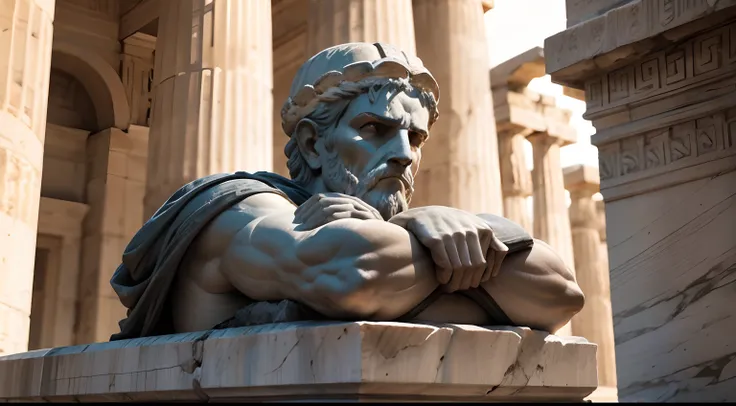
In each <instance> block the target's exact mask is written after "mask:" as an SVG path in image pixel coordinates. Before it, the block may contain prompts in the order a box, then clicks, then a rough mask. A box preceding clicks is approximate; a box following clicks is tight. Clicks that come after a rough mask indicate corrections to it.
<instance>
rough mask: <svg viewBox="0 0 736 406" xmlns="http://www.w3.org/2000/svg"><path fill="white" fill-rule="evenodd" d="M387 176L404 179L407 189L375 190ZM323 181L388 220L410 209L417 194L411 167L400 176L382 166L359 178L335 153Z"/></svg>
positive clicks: (329, 157)
mask: <svg viewBox="0 0 736 406" xmlns="http://www.w3.org/2000/svg"><path fill="white" fill-rule="evenodd" d="M386 177H398V178H400V179H401V183H402V184H403V186H404V188H403V190H402V189H399V190H396V191H394V192H389V191H384V190H381V189H375V187H376V185H377V184H378V182H379V181H380V180H381V179H384V178H386ZM322 178H323V182H324V183H325V186H327V188H328V189H330V190H331V191H333V192H340V193H344V194H346V195H350V196H355V197H357V198H359V199H361V200H362V201H364V202H366V203H368V204H369V205H370V206H371V207H373V208H375V209H376V210H378V212H379V213H380V214H381V216H382V217H383V219H384V220H388V219H390V218H391V217H393V216H395V215H397V214H399V213H401V212H403V211H406V210H408V209H409V202H410V201H411V196H412V194H413V193H414V176H413V175H412V173H411V170H409V168H407V169H406V170H405V171H404V173H403V174H399V173H397V171H396V170H395V169H393V168H392V167H390V166H389V165H388V164H386V163H382V164H380V165H377V166H376V167H374V168H372V169H371V170H370V171H369V172H368V173H366V174H365V175H364V176H361V177H360V178H358V176H356V175H355V174H354V173H353V172H352V171H351V170H350V169H348V168H347V166H345V164H344V163H343V161H342V159H340V156H339V155H338V154H337V153H336V152H334V151H330V152H329V153H328V154H327V157H326V159H325V161H324V163H323V165H322Z"/></svg>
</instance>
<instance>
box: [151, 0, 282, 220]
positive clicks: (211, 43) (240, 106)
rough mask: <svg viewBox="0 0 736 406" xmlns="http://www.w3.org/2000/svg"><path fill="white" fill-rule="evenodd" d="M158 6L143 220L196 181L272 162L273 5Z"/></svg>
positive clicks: (256, 1)
mask: <svg viewBox="0 0 736 406" xmlns="http://www.w3.org/2000/svg"><path fill="white" fill-rule="evenodd" d="M161 7H162V9H161V14H160V15H161V17H160V18H159V26H158V37H157V41H156V55H155V67H154V89H153V94H154V96H153V111H152V117H151V132H150V142H149V152H148V182H147V186H146V198H145V202H146V203H145V214H144V216H145V218H148V217H150V216H151V215H152V214H153V213H154V212H155V211H156V210H157V209H158V208H159V207H160V205H161V204H163V202H164V201H166V199H168V198H169V196H171V194H172V193H173V192H174V191H175V190H176V189H178V188H179V187H181V186H182V185H184V184H186V183H188V182H190V181H192V180H194V179H197V178H199V177H202V176H205V175H209V174H212V173H218V172H232V171H237V170H246V171H258V170H271V167H272V162H273V152H272V149H273V146H272V114H273V97H272V94H271V91H272V87H273V69H272V59H271V54H272V49H271V1H270V0H248V1H240V0H175V1H171V0H169V1H162V2H161Z"/></svg>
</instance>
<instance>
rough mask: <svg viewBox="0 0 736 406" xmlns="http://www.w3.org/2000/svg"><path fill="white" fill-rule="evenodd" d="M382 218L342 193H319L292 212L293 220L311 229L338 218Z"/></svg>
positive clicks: (374, 211) (362, 202) (356, 199)
mask: <svg viewBox="0 0 736 406" xmlns="http://www.w3.org/2000/svg"><path fill="white" fill-rule="evenodd" d="M347 218H354V219H360V220H383V217H381V214H380V213H379V212H378V210H376V209H374V208H373V207H371V206H370V205H369V204H368V203H365V202H364V201H362V200H360V199H359V198H357V197H353V196H349V195H344V194H342V193H319V194H316V195H314V196H312V197H310V198H309V200H307V201H306V202H304V204H302V205H301V206H299V207H298V208H297V209H296V211H295V212H294V221H295V222H296V223H301V224H302V227H303V230H311V229H314V228H317V227H320V226H323V225H325V224H327V223H330V222H333V221H335V220H339V219H347Z"/></svg>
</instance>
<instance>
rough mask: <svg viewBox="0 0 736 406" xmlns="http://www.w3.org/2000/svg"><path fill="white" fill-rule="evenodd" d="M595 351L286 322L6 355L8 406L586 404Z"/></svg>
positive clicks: (533, 340) (523, 331)
mask: <svg viewBox="0 0 736 406" xmlns="http://www.w3.org/2000/svg"><path fill="white" fill-rule="evenodd" d="M595 352H596V346H595V345H594V344H590V343H588V342H587V341H585V340H584V339H582V338H577V337H564V338H563V337H556V336H552V335H548V334H545V333H541V332H537V331H532V330H529V329H527V328H511V327H509V328H503V327H501V328H494V329H490V328H483V327H475V326H468V325H442V326H433V325H425V324H406V323H370V322H327V323H309V322H305V323H281V324H271V325H262V326H255V327H244V328H234V329H226V330H210V331H206V332H198V333H190V334H177V335H169V336H161V337H150V338H142V339H134V340H124V341H117V342H109V343H100V344H92V345H85V346H77V347H60V348H53V349H50V350H38V351H33V352H28V353H21V354H16V355H11V356H7V357H0V376H2V377H3V379H2V380H0V401H2V400H10V401H17V400H21V401H40V400H45V401H70V400H74V401H78V402H94V401H103V400H104V401H157V400H167V401H174V400H183V401H187V400H188V401H289V400H290V401H300V400H301V401H305V400H306V401H322V402H325V401H340V400H343V401H345V400H347V401H355V400H367V401H450V402H459V401H486V402H487V401H535V402H544V401H581V400H582V399H583V398H584V397H585V396H586V395H588V394H590V393H591V392H593V390H594V389H595V386H596V366H595Z"/></svg>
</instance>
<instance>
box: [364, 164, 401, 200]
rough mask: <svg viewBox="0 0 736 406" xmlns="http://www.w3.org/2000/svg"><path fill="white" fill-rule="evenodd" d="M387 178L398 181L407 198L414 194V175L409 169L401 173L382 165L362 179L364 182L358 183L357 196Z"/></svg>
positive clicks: (391, 167)
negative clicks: (402, 186)
mask: <svg viewBox="0 0 736 406" xmlns="http://www.w3.org/2000/svg"><path fill="white" fill-rule="evenodd" d="M387 178H397V179H399V180H400V181H401V183H402V184H403V185H404V188H405V189H406V195H407V198H409V197H411V195H413V194H414V175H413V174H412V173H411V169H410V168H406V169H405V170H403V171H399V170H397V169H396V168H395V167H393V166H390V165H388V164H385V163H384V164H381V165H379V166H377V167H375V168H373V169H371V170H370V171H369V172H368V173H367V174H366V176H364V177H363V179H365V180H364V181H362V182H360V184H359V186H358V189H359V190H358V196H360V195H362V194H364V193H366V192H368V191H369V190H371V189H373V188H374V187H375V186H376V185H377V184H378V182H380V181H381V180H383V179H387Z"/></svg>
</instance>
